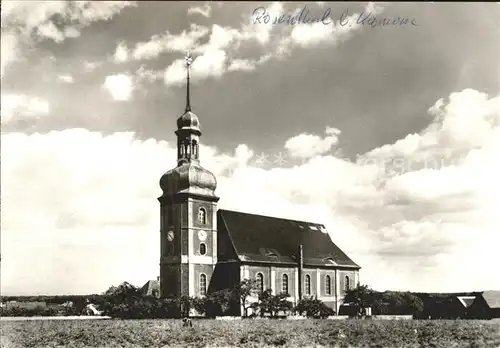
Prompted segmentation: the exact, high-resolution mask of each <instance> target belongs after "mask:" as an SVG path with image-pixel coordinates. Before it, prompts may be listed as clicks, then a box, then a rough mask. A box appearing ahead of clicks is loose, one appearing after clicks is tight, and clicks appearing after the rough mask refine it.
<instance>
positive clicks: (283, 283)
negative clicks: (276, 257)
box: [281, 274, 288, 294]
mask: <svg viewBox="0 0 500 348" xmlns="http://www.w3.org/2000/svg"><path fill="white" fill-rule="evenodd" d="M281 292H282V293H283V294H288V275H286V274H283V277H282V278H281Z"/></svg>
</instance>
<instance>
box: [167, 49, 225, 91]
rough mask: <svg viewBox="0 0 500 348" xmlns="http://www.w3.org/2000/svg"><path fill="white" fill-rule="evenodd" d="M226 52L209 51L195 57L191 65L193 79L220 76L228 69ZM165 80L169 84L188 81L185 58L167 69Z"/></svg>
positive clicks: (179, 83)
mask: <svg viewBox="0 0 500 348" xmlns="http://www.w3.org/2000/svg"><path fill="white" fill-rule="evenodd" d="M226 60H227V57H226V52H225V51H223V50H213V51H208V52H206V53H205V54H203V55H201V56H198V57H196V58H195V59H194V61H193V64H192V65H191V76H192V78H193V81H197V80H202V79H205V78H207V77H220V76H222V74H223V73H224V72H225V70H226ZM164 81H165V84H166V85H167V86H169V85H181V84H184V83H185V81H186V66H185V62H184V60H183V59H177V60H175V61H174V62H173V63H172V64H171V65H170V66H169V67H168V68H167V69H166V70H165V74H164Z"/></svg>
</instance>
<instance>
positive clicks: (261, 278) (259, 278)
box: [255, 272, 264, 292]
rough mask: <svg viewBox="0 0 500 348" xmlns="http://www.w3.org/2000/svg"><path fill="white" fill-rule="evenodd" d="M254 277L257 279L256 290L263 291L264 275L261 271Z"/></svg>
mask: <svg viewBox="0 0 500 348" xmlns="http://www.w3.org/2000/svg"><path fill="white" fill-rule="evenodd" d="M255 279H256V280H257V286H258V289H257V290H258V291H259V292H263V291H264V276H263V275H262V273H260V272H259V273H257V275H256V276H255Z"/></svg>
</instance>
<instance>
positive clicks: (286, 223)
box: [217, 209, 360, 268]
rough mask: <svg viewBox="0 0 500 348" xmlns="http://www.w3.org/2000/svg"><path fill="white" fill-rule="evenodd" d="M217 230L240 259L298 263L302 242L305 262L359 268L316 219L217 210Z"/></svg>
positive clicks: (306, 263) (307, 263) (311, 264)
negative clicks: (229, 239)
mask: <svg viewBox="0 0 500 348" xmlns="http://www.w3.org/2000/svg"><path fill="white" fill-rule="evenodd" d="M217 214H218V216H217V219H218V221H219V233H220V232H221V231H220V229H221V228H223V229H225V230H227V231H228V234H229V236H230V238H231V240H232V242H233V245H234V247H235V249H236V253H237V254H238V257H239V259H240V260H241V261H248V262H273V263H297V251H298V248H299V245H300V244H302V246H303V257H304V265H310V266H325V265H326V266H336V265H338V266H346V267H352V268H360V267H359V266H358V265H357V264H356V263H354V262H353V261H352V260H351V259H350V258H349V257H348V256H347V255H346V254H345V253H344V252H343V251H342V250H340V248H339V247H338V246H336V245H335V244H334V243H333V242H332V240H331V239H330V237H329V235H328V233H327V232H326V229H325V226H324V225H322V224H319V223H311V222H305V221H296V220H287V219H281V218H276V217H269V216H262V215H255V214H248V213H242V212H236V211H230V210H223V209H219V210H218V213H217Z"/></svg>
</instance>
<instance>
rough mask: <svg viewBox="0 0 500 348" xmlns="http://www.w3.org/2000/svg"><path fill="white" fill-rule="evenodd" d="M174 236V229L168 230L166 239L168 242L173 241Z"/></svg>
mask: <svg viewBox="0 0 500 348" xmlns="http://www.w3.org/2000/svg"><path fill="white" fill-rule="evenodd" d="M174 237H175V234H174V231H168V233H167V239H168V241H169V242H171V241H173V240H174Z"/></svg>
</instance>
